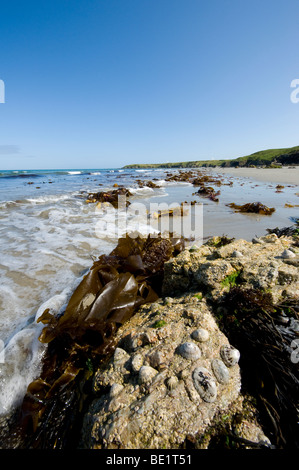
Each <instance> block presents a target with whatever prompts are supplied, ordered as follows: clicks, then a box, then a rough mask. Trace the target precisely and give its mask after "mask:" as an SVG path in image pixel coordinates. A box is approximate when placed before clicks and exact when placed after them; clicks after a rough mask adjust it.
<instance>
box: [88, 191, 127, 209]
mask: <svg viewBox="0 0 299 470" xmlns="http://www.w3.org/2000/svg"><path fill="white" fill-rule="evenodd" d="M119 196H125V197H126V198H127V197H130V196H132V194H131V192H130V191H129V190H128V189H126V188H118V189H113V190H111V191H106V192H105V191H99V192H98V193H90V194H89V195H88V197H87V199H86V202H87V203H94V202H103V203H105V202H108V203H109V204H112V206H113V207H114V208H116V209H117V208H118V203H119V200H118V198H119ZM129 204H130V202H129V201H128V200H127V201H126V205H127V206H128V205H129Z"/></svg>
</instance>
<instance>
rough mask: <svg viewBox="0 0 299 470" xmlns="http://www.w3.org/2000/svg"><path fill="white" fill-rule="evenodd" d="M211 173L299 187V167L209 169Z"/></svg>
mask: <svg viewBox="0 0 299 470" xmlns="http://www.w3.org/2000/svg"><path fill="white" fill-rule="evenodd" d="M209 170H211V171H212V172H214V171H215V172H217V173H223V174H226V175H232V176H241V177H247V178H251V179H254V180H257V181H264V182H268V183H285V184H297V185H299V167H298V166H296V167H283V168H221V167H217V168H209Z"/></svg>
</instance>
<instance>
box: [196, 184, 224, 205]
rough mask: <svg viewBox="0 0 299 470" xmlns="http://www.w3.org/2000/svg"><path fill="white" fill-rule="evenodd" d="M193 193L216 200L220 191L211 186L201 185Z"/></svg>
mask: <svg viewBox="0 0 299 470" xmlns="http://www.w3.org/2000/svg"><path fill="white" fill-rule="evenodd" d="M195 194H198V195H200V196H202V197H206V198H208V199H210V200H211V201H214V202H218V201H219V198H218V196H219V194H220V191H215V189H214V188H212V187H211V186H204V185H202V186H201V187H200V188H199V190H198V191H197V192H196V193H195Z"/></svg>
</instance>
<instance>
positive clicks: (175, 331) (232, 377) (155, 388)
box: [81, 294, 267, 449]
mask: <svg viewBox="0 0 299 470" xmlns="http://www.w3.org/2000/svg"><path fill="white" fill-rule="evenodd" d="M117 337H118V347H117V348H116V350H115V353H114V356H113V358H112V359H111V360H110V362H109V363H108V364H107V365H106V366H105V367H104V368H103V369H99V370H98V371H97V372H96V374H95V377H94V383H93V393H94V396H95V398H94V400H93V402H92V404H91V406H90V408H89V410H88V412H87V414H86V415H85V419H84V425H83V432H82V440H81V447H84V448H108V449H111V448H125V449H153V448H156V449H161V448H179V447H182V446H184V443H185V442H186V440H191V441H194V440H197V441H202V442H203V444H202V445H203V446H205V445H207V442H208V441H207V440H206V438H205V434H206V433H208V434H211V429H212V428H213V426H215V423H219V421H221V420H222V419H224V420H228V419H229V417H232V416H234V415H236V414H237V413H239V414H240V413H242V406H243V397H242V396H241V395H240V390H241V376H240V369H239V365H238V359H239V353H238V351H237V350H236V349H235V348H234V347H233V346H232V345H230V344H229V342H228V340H227V338H226V336H225V335H224V334H223V333H221V331H220V330H219V328H218V326H217V324H216V322H215V319H214V318H213V315H212V314H211V312H210V309H209V308H208V306H207V304H206V302H205V300H200V299H199V297H198V296H197V295H194V294H189V295H185V296H183V297H179V298H169V297H166V298H165V299H164V300H162V299H161V300H159V301H158V302H155V303H154V304H152V305H151V306H145V307H143V308H142V309H140V310H139V311H138V312H137V313H136V314H135V315H134V317H133V318H132V319H131V320H129V322H127V323H126V324H125V325H124V326H123V327H121V329H120V330H119V332H118V334H117ZM243 421H244V420H243ZM243 421H242V425H241V424H239V429H241V428H242V429H243V431H242V432H241V431H240V433H241V435H242V436H243V437H244V436H245V437H247V438H250V439H252V440H254V441H255V442H259V441H261V440H262V441H266V440H267V439H266V437H265V436H264V434H263V432H262V431H261V428H260V427H259V426H258V425H257V423H256V422H255V421H254V419H249V420H247V421H246V422H243ZM216 425H217V424H216Z"/></svg>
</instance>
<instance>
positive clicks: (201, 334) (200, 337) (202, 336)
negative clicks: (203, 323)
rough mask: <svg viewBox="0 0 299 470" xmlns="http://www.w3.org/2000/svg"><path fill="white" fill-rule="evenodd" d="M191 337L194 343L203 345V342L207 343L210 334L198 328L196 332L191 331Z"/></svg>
mask: <svg viewBox="0 0 299 470" xmlns="http://www.w3.org/2000/svg"><path fill="white" fill-rule="evenodd" d="M191 336H192V338H193V339H195V341H199V342H200V343H203V342H204V341H208V339H209V337H210V334H209V332H208V330H205V329H204V328H198V329H197V330H195V331H193V333H192V335H191Z"/></svg>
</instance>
